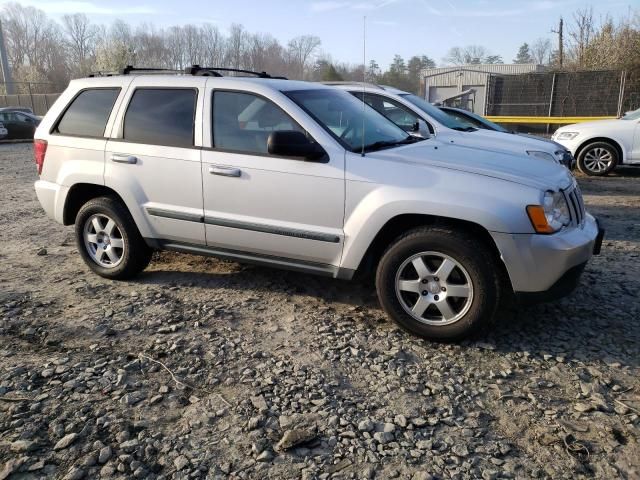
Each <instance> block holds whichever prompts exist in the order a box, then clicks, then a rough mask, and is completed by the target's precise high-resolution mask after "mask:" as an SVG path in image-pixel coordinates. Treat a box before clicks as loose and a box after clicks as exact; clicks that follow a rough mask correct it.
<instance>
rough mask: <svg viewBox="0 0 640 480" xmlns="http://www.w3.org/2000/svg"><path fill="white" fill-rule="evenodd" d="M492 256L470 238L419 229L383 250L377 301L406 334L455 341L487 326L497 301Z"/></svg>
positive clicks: (455, 233) (497, 286)
mask: <svg viewBox="0 0 640 480" xmlns="http://www.w3.org/2000/svg"><path fill="white" fill-rule="evenodd" d="M497 272H498V268H497V266H496V265H495V263H494V261H493V255H492V252H490V251H489V249H488V248H487V247H486V246H485V245H484V244H483V243H482V242H480V241H477V240H476V239H474V238H473V237H471V236H470V235H467V234H465V233H463V232H459V231H456V230H453V229H448V228H442V227H438V228H419V229H416V230H412V231H410V232H408V233H407V234H405V235H403V236H402V237H400V238H399V239H397V240H396V241H395V242H394V243H393V244H392V245H391V246H390V247H389V248H388V249H387V251H386V252H385V254H384V255H383V257H382V259H381V261H380V263H379V265H378V271H377V275H376V288H377V291H378V298H379V299H380V303H381V304H382V307H383V308H384V310H385V311H386V312H387V314H389V316H390V317H391V318H392V319H393V320H394V321H395V322H396V323H398V325H400V326H401V327H402V328H404V329H405V330H408V331H410V332H412V333H414V334H417V335H419V336H422V337H425V338H430V339H436V340H449V341H452V340H458V339H461V338H463V337H466V336H469V335H472V334H474V333H476V332H478V331H480V330H482V329H484V328H485V327H487V326H488V325H489V324H490V323H491V320H492V319H493V317H494V315H495V312H496V310H497V306H498V303H499V300H500V286H501V284H500V281H499V277H498V274H497Z"/></svg>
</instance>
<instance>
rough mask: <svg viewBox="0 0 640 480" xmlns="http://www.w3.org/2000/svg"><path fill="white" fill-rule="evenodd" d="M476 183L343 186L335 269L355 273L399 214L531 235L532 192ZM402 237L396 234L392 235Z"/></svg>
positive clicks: (492, 181) (534, 197)
mask: <svg viewBox="0 0 640 480" xmlns="http://www.w3.org/2000/svg"><path fill="white" fill-rule="evenodd" d="M467 180H472V179H469V178H467ZM477 183H478V184H476V185H473V184H472V183H471V182H469V185H468V186H467V187H465V188H456V187H455V186H453V185H449V186H446V185H444V184H436V185H433V184H432V185H430V186H429V187H428V188H401V187H397V186H385V185H379V184H373V183H367V182H347V209H346V212H345V226H344V232H345V243H344V250H343V256H342V262H341V263H342V265H341V266H342V267H343V268H348V269H356V268H358V266H359V265H360V261H361V260H362V258H363V257H364V255H365V253H366V252H367V249H368V248H369V245H371V242H372V241H373V240H374V239H375V237H376V235H377V234H378V232H380V230H381V229H382V228H383V227H384V226H385V224H387V222H389V221H390V220H392V219H393V218H394V217H397V216H399V215H406V214H417V215H428V216H432V217H439V218H444V219H454V220H463V221H466V222H471V223H474V224H477V225H479V226H481V227H482V228H484V229H485V230H487V231H489V232H504V233H516V232H517V233H533V230H532V227H531V223H530V221H529V219H528V217H527V215H526V210H525V208H526V206H527V205H530V204H537V203H539V202H540V198H539V195H540V193H539V191H538V190H537V189H534V188H529V187H524V186H522V185H517V184H513V183H510V182H505V181H501V180H497V179H492V178H487V177H479V178H478V182H477ZM479 186H481V188H478V187H479ZM402 233H403V232H400V231H399V232H397V234H398V236H399V235H401V234H402Z"/></svg>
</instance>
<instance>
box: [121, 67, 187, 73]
mask: <svg viewBox="0 0 640 480" xmlns="http://www.w3.org/2000/svg"><path fill="white" fill-rule="evenodd" d="M131 72H173V73H182V72H181V71H180V70H176V69H175V68H145V67H140V68H137V67H134V66H133V65H127V66H126V67H124V68H123V69H122V70H121V71H120V73H121V74H122V75H129V74H130V73H131Z"/></svg>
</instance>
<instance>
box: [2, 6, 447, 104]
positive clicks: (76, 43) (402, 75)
mask: <svg viewBox="0 0 640 480" xmlns="http://www.w3.org/2000/svg"><path fill="white" fill-rule="evenodd" d="M2 27H3V30H4V37H5V42H6V46H7V51H8V57H9V63H10V65H11V67H12V79H13V81H14V82H32V84H31V91H32V92H33V93H38V92H51V91H52V90H51V89H52V88H54V89H57V90H60V89H61V88H64V86H66V83H67V82H68V81H69V80H70V79H72V78H77V77H83V76H86V75H88V74H90V73H93V72H114V71H119V70H121V69H122V68H124V67H125V66H126V65H136V66H146V67H156V68H168V69H175V70H183V69H184V68H185V67H188V66H191V65H195V64H197V65H202V66H217V67H223V66H224V67H229V68H238V69H245V70H254V71H259V72H261V71H266V72H269V73H272V74H275V75H284V76H286V77H288V78H292V79H304V80H312V81H331V80H345V81H349V80H351V81H354V80H358V81H362V79H363V78H365V76H366V78H367V80H368V81H376V82H377V81H384V82H385V83H388V84H393V85H397V86H400V87H403V88H407V89H409V90H412V91H414V90H415V91H417V90H418V89H419V81H420V80H419V78H420V70H421V69H422V68H426V67H429V66H434V65H435V63H434V62H433V61H432V60H431V59H429V58H428V57H426V56H424V55H422V56H414V57H412V58H411V59H409V60H408V61H407V62H406V63H405V61H404V59H403V58H402V57H400V56H399V55H396V57H395V59H394V62H393V63H392V65H391V66H390V67H389V69H388V70H386V71H383V70H382V69H381V68H380V67H379V66H378V64H377V63H376V62H375V61H372V62H371V64H370V65H369V68H368V69H367V71H366V72H365V71H364V68H363V66H362V65H352V64H348V63H340V62H337V61H334V60H333V59H332V58H331V56H330V55H328V54H326V53H323V52H322V50H321V45H322V43H321V40H320V38H318V37H316V36H313V35H301V36H298V37H295V38H292V39H291V40H289V41H288V42H287V43H286V44H284V45H283V44H282V43H280V42H279V41H278V40H277V39H276V38H275V37H273V36H272V35H270V34H265V33H252V32H249V31H247V30H246V29H245V28H244V27H243V26H242V25H240V24H233V25H231V27H230V28H229V29H228V33H227V34H224V33H223V32H222V31H221V30H220V29H219V28H218V27H217V26H215V25H211V24H207V23H205V24H202V25H192V24H187V25H175V26H171V27H168V28H158V27H156V26H154V25H153V24H148V23H146V24H141V25H138V26H135V27H133V26H131V25H130V24H128V23H127V22H124V21H122V20H115V21H114V22H113V23H112V24H111V25H108V26H107V25H103V24H96V23H92V22H91V21H90V19H89V18H88V17H87V15H85V14H81V13H77V14H74V15H65V16H63V17H62V19H61V21H60V22H56V21H54V20H52V19H50V18H48V17H47V15H46V14H45V13H44V12H43V11H42V10H39V9H37V8H34V7H25V6H22V5H20V4H18V3H9V4H7V5H6V6H5V7H4V9H3V10H2ZM27 88H28V87H27V86H26V85H19V84H18V85H16V90H18V91H21V90H22V91H26V89H27Z"/></svg>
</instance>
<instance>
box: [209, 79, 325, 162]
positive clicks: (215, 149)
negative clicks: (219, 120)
mask: <svg viewBox="0 0 640 480" xmlns="http://www.w3.org/2000/svg"><path fill="white" fill-rule="evenodd" d="M216 92H221V93H241V94H245V95H253V96H254V97H258V98H262V99H263V100H265V101H267V102H270V103H271V104H273V105H275V106H276V107H277V108H279V109H280V110H281V111H282V113H284V114H285V115H286V116H287V117H289V118H290V119H291V121H292V122H293V123H294V124H296V125H297V126H298V127H300V129H301V130H302V131H303V132H305V133H306V135H307V137H309V138H311V140H313V141H314V142H315V143H316V144H318V145H319V146H320V147H322V149H323V150H324V151H325V155H324V157H323V159H322V160H316V161H314V163H329V154H328V153H327V151H326V149H325V148H324V147H323V146H322V144H321V143H319V142H318V141H317V140H316V139H315V138H314V136H313V135H311V132H309V131H308V130H307V129H306V128H304V127H303V126H302V125H300V122H298V121H297V120H296V119H295V118H293V117H292V116H291V115H289V113H287V112H286V111H285V109H284V108H282V107H281V106H280V105H278V104H277V103H276V102H274V101H273V100H272V99H270V98H269V97H267V96H265V95H262V94H260V93H256V92H251V91H248V90H238V89H234V88H212V89H211V112H210V115H209V121H210V122H211V139H210V140H211V146H210V147H206V146H203V147H202V150H204V151H208V152H220V153H233V154H238V155H251V156H254V157H266V158H280V159H282V160H296V161H299V162H305V161H307V160H305V159H304V158H301V157H285V156H283V155H272V154H270V153H269V152H266V153H261V152H249V151H246V150H236V149H232V148H223V147H216V146H215V145H216V141H215V135H214V134H215V132H214V130H213V129H214V119H213V112H214V108H215V94H216ZM287 98H288V97H287Z"/></svg>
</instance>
